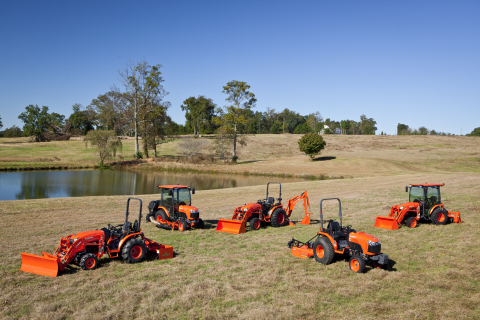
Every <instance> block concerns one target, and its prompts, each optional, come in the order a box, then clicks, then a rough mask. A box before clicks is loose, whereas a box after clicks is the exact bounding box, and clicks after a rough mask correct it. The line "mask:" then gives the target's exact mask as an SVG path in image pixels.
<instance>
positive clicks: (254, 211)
mask: <svg viewBox="0 0 480 320" xmlns="http://www.w3.org/2000/svg"><path fill="white" fill-rule="evenodd" d="M270 184H278V185H279V195H278V198H276V199H275V198H274V197H269V193H268V188H269V185H270ZM281 197H282V185H281V184H280V183H278V182H269V183H267V196H266V198H265V199H263V200H258V201H257V203H249V204H245V205H244V206H241V207H238V208H236V209H235V211H234V212H233V215H232V219H230V220H228V219H219V220H218V224H217V231H221V232H227V233H234V234H239V233H245V232H246V229H245V227H246V224H247V222H248V223H250V230H258V229H260V227H261V224H262V222H263V223H270V224H271V225H272V227H282V226H285V225H290V226H293V225H295V224H294V223H293V222H292V221H290V216H291V214H292V211H293V208H294V207H295V205H296V204H297V203H298V202H299V201H301V200H303V207H304V209H305V217H304V218H303V220H302V221H301V222H300V224H310V212H309V211H308V210H307V206H308V208H309V209H310V203H309V201H308V195H307V191H304V192H303V193H302V194H300V195H297V196H295V197H293V198H292V199H290V200H289V201H288V204H287V206H286V207H285V208H284V207H283V205H282V198H281Z"/></svg>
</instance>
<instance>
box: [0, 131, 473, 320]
mask: <svg viewBox="0 0 480 320" xmlns="http://www.w3.org/2000/svg"><path fill="white" fill-rule="evenodd" d="M277 137H278V138H277ZM277 137H276V136H270V135H267V136H265V137H262V136H255V137H254V138H252V140H251V141H250V143H249V145H248V146H247V147H246V148H245V149H243V150H242V151H241V159H242V161H245V162H246V163H244V164H240V165H238V166H232V165H218V167H219V168H220V169H222V170H225V171H227V170H245V171H249V172H272V173H275V172H277V171H278V172H286V173H292V174H305V173H307V174H308V173H310V174H317V173H326V174H327V175H330V176H340V175H342V176H344V177H345V179H336V180H322V181H306V182H297V183H288V184H283V185H282V191H283V198H284V199H289V198H290V197H292V196H294V195H296V194H299V193H300V192H302V191H303V190H308V194H309V195H310V202H311V205H312V212H313V217H314V218H318V213H319V201H320V200H321V199H322V198H329V197H339V198H340V199H341V200H342V211H343V214H344V224H350V225H353V227H354V228H355V229H356V230H357V231H365V232H367V233H370V234H373V235H375V236H377V237H378V238H379V239H380V241H381V243H382V251H383V252H384V253H386V254H388V255H389V258H390V265H389V268H388V270H380V269H368V270H367V272H366V273H365V274H354V273H353V272H351V271H350V270H349V268H348V263H347V262H346V261H345V260H339V261H336V262H334V263H332V264H331V265H328V266H325V265H322V264H319V263H316V262H315V261H314V260H313V259H310V260H303V259H299V258H296V257H293V256H292V255H290V252H289V249H288V248H287V245H286V244H287V242H288V241H289V240H290V239H291V238H292V237H295V238H297V239H299V240H307V239H309V238H311V237H313V236H314V235H315V233H316V232H317V231H318V228H319V225H318V224H317V223H312V224H311V225H309V226H303V225H299V224H297V225H296V226H295V227H282V228H272V227H270V226H266V227H263V228H262V229H260V230H259V231H248V228H247V233H245V234H240V235H233V234H228V233H221V232H216V231H215V226H216V223H217V221H218V219H219V218H230V216H231V214H232V211H233V209H234V208H235V207H236V206H239V205H243V204H244V203H248V202H254V201H256V200H257V199H259V198H262V197H263V196H264V192H265V187H264V186H255V187H244V188H235V189H221V190H208V191H199V192H197V193H196V194H195V195H194V196H193V197H194V198H193V202H194V205H195V206H197V207H198V208H199V209H200V214H201V217H202V218H203V219H204V220H206V227H207V228H206V229H204V230H193V231H187V232H185V233H180V232H172V231H167V230H163V229H157V228H155V227H154V226H153V225H152V224H145V223H144V221H142V224H143V225H142V229H143V231H144V232H145V234H146V236H147V237H149V238H152V239H153V240H156V241H158V242H161V243H164V244H167V245H172V246H173V247H174V252H175V257H174V259H172V260H167V261H159V260H154V261H146V262H143V263H139V264H134V265H128V264H124V263H122V262H121V261H118V260H109V259H101V264H100V267H99V268H98V269H96V270H93V271H83V270H80V269H79V268H78V267H71V268H69V269H68V270H67V272H64V273H62V274H61V275H60V276H58V277H57V278H50V277H43V276H38V275H34V274H29V273H24V272H21V271H19V268H20V265H21V257H20V252H29V253H34V254H41V252H42V251H46V252H51V253H53V251H54V250H55V248H56V246H57V245H58V242H59V240H60V238H61V237H63V236H66V235H69V234H73V233H77V232H79V231H86V230H91V229H97V228H102V227H105V226H106V225H107V223H111V224H118V223H122V221H123V219H124V214H125V203H126V199H127V197H126V196H110V197H83V198H62V199H40V200H18V201H2V202H0V217H1V219H2V222H3V227H2V228H0V245H1V248H2V249H1V251H0V285H1V288H2V290H1V291H0V317H1V318H5V319H17V318H22V319H47V318H48V319H70V318H75V319H91V318H93V319H131V318H138V319H170V318H174V319H187V318H188V319H191V318H194V319H218V318H238V319H250V318H260V319H294V318H300V319H318V318H322V319H351V318H355V319H407V318H408V319H480V304H479V303H480V286H479V282H480V277H479V276H478V275H479V274H480V254H479V253H478V252H477V248H479V247H480V238H479V237H478V229H479V227H480V203H479V201H478V195H479V194H480V173H479V169H480V162H479V154H480V144H478V139H476V140H475V139H474V138H469V137H428V136H427V137H380V136H376V137H375V136H373V137H366V136H358V137H350V136H342V137H339V136H332V137H328V138H327V143H329V145H328V147H327V149H326V150H325V151H324V152H322V155H321V157H325V158H328V159H330V160H323V161H322V160H321V161H311V162H310V161H308V158H307V157H306V156H302V155H301V154H299V152H298V151H295V150H296V140H298V137H296V136H294V135H287V136H277ZM414 138H418V139H414ZM282 139H283V140H282ZM264 142H267V144H268V145H269V147H265V148H264V149H263V150H262V152H261V153H260V150H259V146H260V145H261V144H262V143H264ZM56 143H57V142H55V144H56ZM293 144H295V145H293ZM292 145H293V146H292ZM1 147H2V149H1V150H2V152H3V148H4V146H3V145H1ZM4 154H5V153H2V154H1V156H2V157H4ZM332 158H333V159H332ZM247 161H252V162H248V163H247ZM253 161H256V162H253ZM159 165H160V164H159ZM163 165H172V166H173V165H178V166H180V165H183V166H185V165H186V164H182V163H176V162H172V163H167V164H163ZM202 166H204V167H209V166H211V165H202ZM202 166H200V167H202ZM242 166H243V168H245V169H243V168H242ZM223 168H224V169H223ZM239 168H241V169H239ZM342 168H344V170H342ZM426 181H428V182H445V183H446V185H445V186H444V187H443V188H442V200H443V202H444V204H445V206H446V208H448V209H450V210H454V211H457V210H459V211H460V212H461V215H462V219H463V221H464V223H462V224H448V225H446V226H434V225H431V224H427V223H422V224H420V225H419V227H417V228H415V229H410V228H406V227H403V228H400V229H399V230H395V231H391V230H383V229H376V228H374V227H373V224H374V222H375V217H376V216H377V215H387V213H388V210H389V209H390V207H391V206H392V205H393V204H399V203H402V202H405V200H406V196H407V194H406V193H405V191H404V188H405V185H407V184H409V183H419V182H420V183H421V182H426ZM141 198H142V200H143V201H144V209H145V210H146V204H147V203H148V202H149V201H150V200H153V199H156V198H157V197H156V196H155V195H145V196H141ZM302 210H303V208H302V207H301V205H300V204H299V205H297V207H296V209H295V211H294V213H293V219H294V220H301V218H302ZM133 212H135V209H132V217H133V216H135V214H134V213H133ZM324 214H325V216H326V217H332V218H334V217H335V216H336V214H337V210H336V208H335V207H334V206H333V203H332V205H328V206H327V207H326V208H325V211H324Z"/></svg>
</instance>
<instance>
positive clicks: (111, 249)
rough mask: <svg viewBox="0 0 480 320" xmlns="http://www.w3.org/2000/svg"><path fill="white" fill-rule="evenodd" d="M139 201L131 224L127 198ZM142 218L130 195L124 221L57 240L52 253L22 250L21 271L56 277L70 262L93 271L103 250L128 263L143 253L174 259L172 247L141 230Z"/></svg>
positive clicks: (111, 256)
mask: <svg viewBox="0 0 480 320" xmlns="http://www.w3.org/2000/svg"><path fill="white" fill-rule="evenodd" d="M132 199H134V200H138V201H140V212H139V214H138V220H135V222H134V223H133V224H132V223H131V222H129V221H128V215H129V214H130V213H129V211H128V208H129V204H130V200H132ZM141 218H142V200H140V199H135V198H129V199H128V200H127V212H126V214H125V222H124V223H123V224H120V225H117V226H111V225H110V224H109V225H108V228H102V229H100V230H93V231H86V232H80V233H77V234H72V235H69V236H67V237H65V238H62V240H60V244H59V245H58V247H57V249H56V250H55V252H54V254H49V253H46V252H42V254H43V256H37V255H34V254H30V253H23V252H22V253H21V255H22V266H21V268H20V270H22V271H25V272H30V273H35V274H40V275H44V276H50V277H56V276H57V274H58V271H63V270H64V269H65V267H67V266H68V265H69V264H71V263H73V264H76V265H78V266H80V267H81V268H82V269H83V270H93V269H95V268H97V267H98V263H99V262H98V259H100V258H101V257H102V256H103V255H104V254H105V253H107V254H108V256H109V257H110V258H117V257H121V258H122V259H123V261H125V262H127V263H136V262H140V261H142V260H144V259H145V257H146V254H147V253H148V252H149V253H153V254H155V255H157V256H158V259H160V260H163V259H171V258H173V248H172V247H170V246H166V245H163V244H159V243H157V242H155V241H153V240H150V239H148V238H146V237H145V235H144V234H143V232H142V230H141V229H140V220H141Z"/></svg>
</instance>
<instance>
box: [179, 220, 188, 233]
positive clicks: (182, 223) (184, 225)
mask: <svg viewBox="0 0 480 320" xmlns="http://www.w3.org/2000/svg"><path fill="white" fill-rule="evenodd" d="M187 228H188V225H187V223H186V222H185V221H183V220H180V221H178V231H185V230H187Z"/></svg>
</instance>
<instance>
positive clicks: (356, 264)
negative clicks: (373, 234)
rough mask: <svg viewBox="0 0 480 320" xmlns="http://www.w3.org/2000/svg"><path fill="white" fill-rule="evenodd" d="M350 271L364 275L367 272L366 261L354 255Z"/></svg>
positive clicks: (350, 263) (351, 259)
mask: <svg viewBox="0 0 480 320" xmlns="http://www.w3.org/2000/svg"><path fill="white" fill-rule="evenodd" d="M348 264H349V265H350V270H352V271H353V272H355V273H364V272H365V260H363V259H362V258H361V257H360V256H357V255H354V256H352V257H351V258H350V262H349V263H348Z"/></svg>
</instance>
